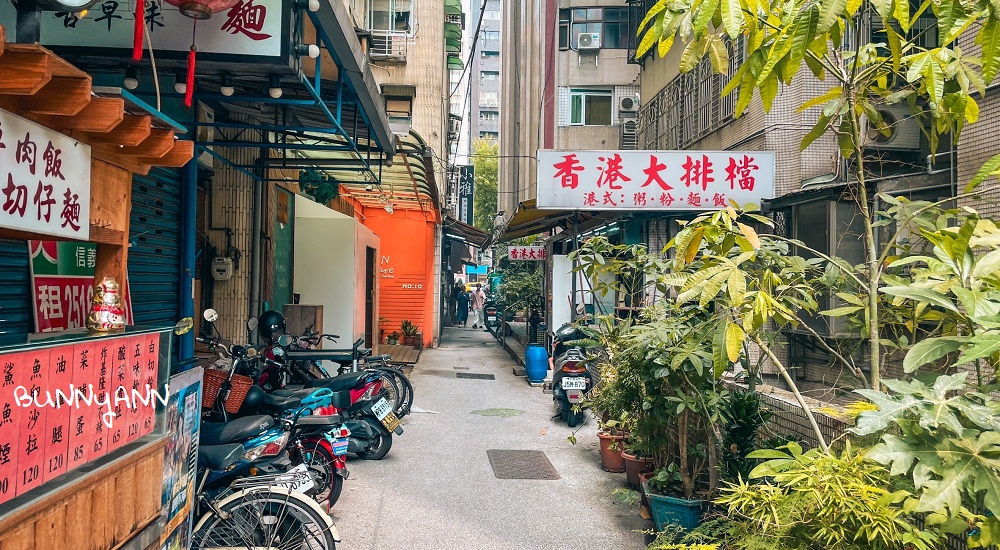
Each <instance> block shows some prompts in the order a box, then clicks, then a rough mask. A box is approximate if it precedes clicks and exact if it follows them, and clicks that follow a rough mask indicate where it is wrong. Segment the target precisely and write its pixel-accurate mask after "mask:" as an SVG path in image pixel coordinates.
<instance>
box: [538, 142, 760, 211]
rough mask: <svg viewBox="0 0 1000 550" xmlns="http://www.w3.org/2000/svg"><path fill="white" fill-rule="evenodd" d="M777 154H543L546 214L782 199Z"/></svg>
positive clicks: (701, 207) (699, 207)
mask: <svg viewBox="0 0 1000 550" xmlns="http://www.w3.org/2000/svg"><path fill="white" fill-rule="evenodd" d="M774 170H775V168H774V152H773V151H552V150H539V151H538V171H537V173H536V176H537V180H536V181H537V182H538V185H537V191H538V194H537V206H538V209H539V210H544V209H558V210H646V211H652V212H670V211H685V210H686V211H692V210H693V211H706V210H718V209H720V208H725V207H727V206H729V205H730V201H733V202H736V203H737V204H740V205H745V204H747V203H754V204H760V201H761V200H762V199H770V198H774V174H775V172H774Z"/></svg>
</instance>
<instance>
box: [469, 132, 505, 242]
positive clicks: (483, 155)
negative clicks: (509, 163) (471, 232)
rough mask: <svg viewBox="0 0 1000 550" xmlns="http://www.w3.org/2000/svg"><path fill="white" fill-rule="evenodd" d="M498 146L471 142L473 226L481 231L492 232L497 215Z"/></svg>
mask: <svg viewBox="0 0 1000 550" xmlns="http://www.w3.org/2000/svg"><path fill="white" fill-rule="evenodd" d="M499 153H500V145H499V144H498V143H497V142H496V141H494V140H492V139H477V140H475V141H473V142H472V165H473V166H475V167H476V180H475V181H476V189H475V195H474V197H473V205H474V207H473V210H474V212H473V214H472V216H473V219H474V221H473V224H472V225H474V226H475V227H476V228H478V229H482V230H483V231H487V232H489V231H492V230H493V218H494V217H496V214H497V165H498V162H499V159H498V158H497V157H498V155H499Z"/></svg>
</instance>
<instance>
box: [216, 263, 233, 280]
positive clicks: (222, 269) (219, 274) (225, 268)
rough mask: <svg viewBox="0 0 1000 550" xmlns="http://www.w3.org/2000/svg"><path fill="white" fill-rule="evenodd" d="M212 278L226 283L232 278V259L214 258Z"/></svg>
mask: <svg viewBox="0 0 1000 550" xmlns="http://www.w3.org/2000/svg"><path fill="white" fill-rule="evenodd" d="M212 278H213V279H215V280H216V281H228V280H229V279H232V278H233V259H232V258H214V259H213V260H212Z"/></svg>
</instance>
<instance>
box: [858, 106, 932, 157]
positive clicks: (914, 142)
mask: <svg viewBox="0 0 1000 550" xmlns="http://www.w3.org/2000/svg"><path fill="white" fill-rule="evenodd" d="M878 112H879V114H880V115H881V116H882V124H883V126H884V127H885V128H887V129H888V131H889V134H888V135H885V134H883V133H881V132H879V131H878V129H877V128H875V127H874V126H872V127H870V128H869V130H868V136H867V139H866V140H865V146H867V147H870V148H872V149H882V150H886V151H889V150H892V151H916V150H919V149H920V121H919V120H918V119H917V118H916V117H915V116H914V115H913V113H912V112H911V111H910V108H909V107H908V106H906V105H886V106H883V107H879V108H878Z"/></svg>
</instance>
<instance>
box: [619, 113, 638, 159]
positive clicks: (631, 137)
mask: <svg viewBox="0 0 1000 550" xmlns="http://www.w3.org/2000/svg"><path fill="white" fill-rule="evenodd" d="M618 145H619V147H618V148H619V149H622V150H627V151H634V150H636V149H638V148H639V121H637V120H636V119H634V118H630V119H627V120H623V121H622V133H621V141H620V143H619V144H618Z"/></svg>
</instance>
